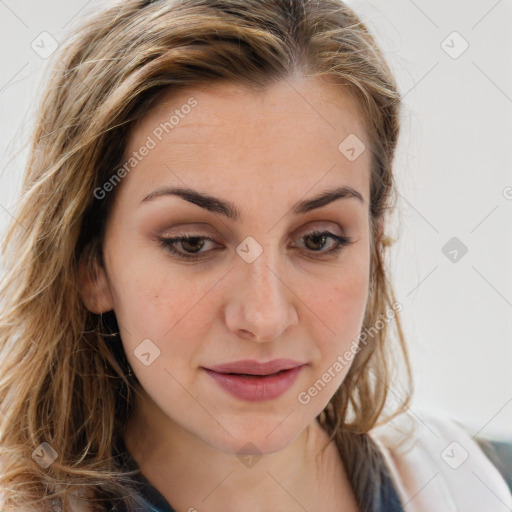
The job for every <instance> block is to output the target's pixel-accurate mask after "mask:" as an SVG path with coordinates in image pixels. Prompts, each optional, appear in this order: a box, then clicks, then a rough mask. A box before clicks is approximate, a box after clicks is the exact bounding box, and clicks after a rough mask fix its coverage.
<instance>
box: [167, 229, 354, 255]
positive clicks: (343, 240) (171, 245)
mask: <svg viewBox="0 0 512 512" xmlns="http://www.w3.org/2000/svg"><path fill="white" fill-rule="evenodd" d="M314 236H326V237H327V238H331V239H332V240H334V241H335V242H336V245H334V247H333V248H332V249H329V250H328V251H314V250H310V251H309V252H312V253H320V254H322V255H326V254H328V255H335V254H337V253H339V252H340V251H341V250H342V249H343V248H344V247H345V246H348V245H351V244H353V243H354V241H353V240H351V239H350V238H349V237H347V236H343V235H342V236H338V235H335V234H334V233H331V232H330V231H325V230H324V231H322V230H313V231H311V232H309V233H307V234H306V235H304V236H302V237H301V238H307V237H314ZM193 238H198V239H200V240H209V241H211V242H214V243H217V242H215V240H214V239H213V238H210V237H209V236H201V235H193V234H186V233H180V234H179V236H176V237H170V238H166V237H158V240H159V242H160V246H161V247H163V248H164V249H166V250H168V251H169V252H171V253H172V254H174V255H176V256H178V258H181V259H184V260H189V261H191V260H198V259H200V258H201V257H202V256H201V254H204V253H205V252H208V251H203V252H198V253H195V254H194V253H186V252H185V253H183V252H180V251H178V250H176V248H175V245H176V244H178V243H180V242H183V241H186V240H191V239H193Z"/></svg>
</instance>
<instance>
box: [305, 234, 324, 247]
mask: <svg viewBox="0 0 512 512" xmlns="http://www.w3.org/2000/svg"><path fill="white" fill-rule="evenodd" d="M307 238H308V239H309V240H317V241H318V240H320V247H316V248H315V247H313V249H321V246H323V245H324V243H325V238H326V237H325V235H309V236H308V237H307ZM314 244H315V242H314ZM306 245H308V244H307V242H306ZM310 249H311V247H310Z"/></svg>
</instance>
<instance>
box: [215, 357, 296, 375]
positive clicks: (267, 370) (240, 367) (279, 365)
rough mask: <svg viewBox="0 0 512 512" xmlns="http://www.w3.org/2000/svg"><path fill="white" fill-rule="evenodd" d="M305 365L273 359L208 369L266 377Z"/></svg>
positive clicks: (238, 362)
mask: <svg viewBox="0 0 512 512" xmlns="http://www.w3.org/2000/svg"><path fill="white" fill-rule="evenodd" d="M304 364H305V363H302V362H299V361H294V360H292V359H273V360H272V361H267V362H259V361H255V360H253V359H245V360H243V361H235V362H232V363H225V364H220V365H216V366H212V367H209V368H206V369H207V370H211V371H214V372H216V373H223V374H230V375H252V376H258V377H265V376H267V375H275V374H277V373H279V372H282V371H286V370H291V369H293V368H297V367H299V366H303V365H304Z"/></svg>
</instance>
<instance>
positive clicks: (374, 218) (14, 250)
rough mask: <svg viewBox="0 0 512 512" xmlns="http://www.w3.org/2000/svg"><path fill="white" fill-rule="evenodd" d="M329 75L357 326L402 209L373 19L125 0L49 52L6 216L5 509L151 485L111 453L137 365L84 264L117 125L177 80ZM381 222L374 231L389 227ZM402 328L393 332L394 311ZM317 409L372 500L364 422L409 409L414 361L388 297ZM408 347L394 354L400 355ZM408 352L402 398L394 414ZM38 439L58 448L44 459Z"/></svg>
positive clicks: (1, 390)
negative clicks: (397, 380) (353, 174)
mask: <svg viewBox="0 0 512 512" xmlns="http://www.w3.org/2000/svg"><path fill="white" fill-rule="evenodd" d="M291 76H308V77H315V76H323V77H325V78H326V79H329V80H331V81H333V82H335V83H338V84H339V86H340V90H341V89H343V90H345V91H349V92H350V93H351V94H353V96H354V97H355V98H356V99H357V101H358V105H359V106H360V110H361V114H362V116H364V120H365V126H366V129H367V135H368V139H369V141H370V146H369V147H368V149H369V150H370V151H371V155H372V162H371V197H370V211H369V215H370V223H371V272H372V279H371V288H370V294H369V300H368V304H367V308H366V313H365V317H364V323H363V329H369V328H371V327H372V326H374V325H375V323H376V322H377V321H378V319H379V318H382V317H383V315H386V311H388V310H389V309H391V308H393V304H395V303H396V300H395V296H394V292H393V288H392V285H391V282H390V279H389V270H388V269H387V268H386V264H385V263H386V262H385V257H386V254H387V252H386V251H387V249H388V247H389V245H390V244H391V243H392V240H390V239H389V238H387V237H386V236H384V235H382V234H381V233H380V232H379V231H378V226H377V223H378V221H379V220H381V219H382V218H383V217H384V216H385V215H386V214H387V213H388V212H390V211H391V210H392V209H393V208H394V199H395V195H394V191H395V185H394V179H393V172H392V163H393V158H394V153H395V148H396V144H397V140H398V136H399V127H400V122H399V117H400V108H401V97H400V93H399V91H398V88H397V85H396V83H395V81H394V79H393V76H392V74H391V72H390V70H389V68H388V66H387V64H386V62H385V59H384V56H383V55H382V53H381V51H380V50H379V48H378V46H377V45H376V43H375V40H374V38H373V37H372V35H371V34H370V32H369V31H368V29H367V27H366V26H365V25H364V24H363V23H362V22H361V20H360V19H359V18H358V17H357V15H356V14H355V13H354V12H353V11H352V10H351V9H350V8H349V7H348V6H347V5H345V4H344V3H343V2H342V1H341V0H159V1H154V2H147V1H142V0H123V1H121V2H118V3H115V4H110V5H109V6H108V7H107V8H105V9H103V10H102V11H100V12H97V13H95V14H93V15H91V16H90V17H89V18H88V19H87V20H86V21H85V22H83V24H82V25H81V26H80V27H79V29H78V30H75V31H74V32H73V33H72V34H71V36H70V37H69V38H67V40H66V43H65V44H64V45H62V46H61V48H60V49H59V51H58V53H57V54H56V55H55V56H54V59H53V64H52V68H51V72H50V79H49V80H48V81H47V83H46V84H45V86H44V92H43V95H42V98H41V103H40V105H39V110H38V118H37V120H36V124H35V130H34V132H33V134H32V139H31V145H30V151H29V156H28V162H27V165H26V170H25V174H24V177H23V182H22V191H21V197H20V198H19V201H18V205H17V210H16V212H15V217H16V220H13V221H12V222H11V224H10V225H9V226H8V230H7V233H6V236H5V239H4V241H3V245H2V257H3V266H4V274H3V276H2V280H1V283H0V297H1V299H2V309H1V312H0V361H1V363H0V412H1V414H0V489H1V491H0V509H3V510H5V511H8V510H11V509H12V510H14V509H16V510H18V509H20V508H24V507H25V508H30V509H31V510H41V511H43V510H45V511H46V510H55V508H56V506H57V505H58V507H62V510H65V511H67V510H73V508H72V506H71V503H72V499H73V498H79V497H81V496H82V497H84V496H87V497H88V498H90V499H91V501H90V507H91V508H90V510H98V511H100V510H110V509H111V508H112V507H113V506H117V507H118V508H117V510H136V509H137V506H142V505H143V501H142V499H141V498H140V497H139V495H138V494H137V492H136V490H135V488H134V487H133V486H132V485H131V481H132V479H131V475H130V474H127V473H126V472H123V470H122V467H121V466H120V464H119V460H118V458H117V457H116V454H117V447H118V443H119V439H120V436H121V434H122V432H123V429H124V427H125V425H126V422H127V419H128V418H129V416H130V414H131V411H132V407H133V398H134V383H135V380H134V377H133V376H129V375H127V364H126V358H125V356H124V353H123V351H122V346H121V344H120V340H119V337H118V336H116V335H115V333H116V321H115V315H113V313H112V312H111V313H110V316H107V318H105V317H102V316H100V315H95V314H93V313H91V312H89V311H87V309H86V308H85V306H84V304H83V302H82V300H81V298H80V290H79V285H78V279H77V271H78V264H79V262H80V261H86V262H87V265H88V268H89V269H90V272H94V268H95V264H102V241H103V227H104V225H105V219H106V217H107V215H108V213H109V209H110V206H111V204H112V201H113V198H114V197H115V190H114V191H112V192H111V193H109V194H107V196H106V197H105V198H104V199H101V200H100V199H98V198H96V197H95V195H94V190H95V189H97V187H101V186H102V185H103V184H104V183H105V182H106V181H108V179H109V178H110V177H111V176H112V175H113V174H114V172H115V170H116V169H118V168H119V166H120V165H121V164H122V161H121V158H122V154H123V151H124V147H125V141H126V138H127V135H128V133H129V130H130V129H131V127H132V126H133V124H134V122H136V121H137V120H138V119H140V118H141V117H142V116H143V115H144V114H145V113H146V112H148V110H149V109H150V107H151V106H153V105H154V104H156V103H157V102H158V100H159V98H160V97H161V96H162V95H163V94H165V93H167V92H168V91H169V90H178V89H181V88H186V87H188V86H191V85H197V84H204V85H206V84H208V83H210V82H213V81H222V80H223V81H227V82H235V83H238V84H242V85H245V86H246V87H249V88H251V89H253V90H259V91H264V90H265V88H266V87H268V86H270V85H271V84H273V83H276V82H278V81H280V80H283V79H287V78H288V77H291ZM381 235H382V236H381ZM392 326H394V327H395V334H396V336H391V329H390V327H392ZM360 348H361V349H360V350H359V351H358V352H357V354H356V355H355V357H354V360H353V363H352V366H351V368H350V371H349V373H348V374H347V376H346V378H345V380H344V382H343V384H342V385H341V386H340V388H339V389H338V390H337V392H336V393H335V395H334V396H333V398H332V400H331V401H330V402H329V404H328V406H327V407H326V409H325V410H324V411H323V412H322V414H321V415H320V416H319V418H318V421H320V423H321V424H322V425H323V427H324V428H325V429H326V430H327V432H328V433H329V434H330V435H331V437H332V438H333V439H335V440H336V443H337V445H338V447H339V449H340V453H341V454H342V459H343V462H344V464H345V466H346V470H347V473H348V475H349V479H350V481H351V484H352V487H353V489H354V491H355V494H356V497H357V499H358V501H359V504H360V507H361V509H362V510H365V511H366V510H367V511H369V510H374V508H375V507H376V498H375V495H374V493H373V489H375V486H376V485H378V477H379V468H380V464H381V463H382V461H381V459H380V458H379V454H378V452H377V450H376V449H375V447H374V446H373V444H372V443H371V442H370V440H369V436H368V435H367V433H368V432H369V431H370V430H371V429H372V428H373V427H375V426H376V425H377V424H379V422H380V423H383V422H384V421H387V420H389V419H390V418H392V417H394V416H395V415H397V414H399V413H400V412H402V411H404V410H405V409H406V408H407V406H408V404H409V401H410V398H411V394H412V378H411V370H410V365H409V361H408V355H407V349H406V344H405V339H404V335H403V332H402V328H401V324H400V317H399V314H398V312H396V313H395V314H394V318H393V319H392V322H389V323H388V322H384V326H383V327H382V328H380V329H378V331H377V332H376V333H375V334H374V336H372V338H371V340H369V341H368V342H367V343H364V344H361V346H360ZM399 359H400V361H399ZM399 368H405V369H406V373H407V379H408V381H407V385H406V390H408V392H407V394H406V396H405V397H404V398H403V403H402V404H401V405H400V406H398V407H397V408H395V409H393V411H391V412H390V413H389V414H385V413H386V403H387V398H388V387H389V385H390V384H391V383H392V382H393V379H394V376H395V371H396V370H397V369H399ZM43 442H46V443H48V444H49V445H50V446H51V447H52V448H53V450H55V452H56V453H57V458H56V459H55V460H54V461H53V462H52V464H51V465H50V466H49V467H47V468H43V467H41V465H39V464H38V463H37V462H36V461H35V460H34V458H33V457H32V454H33V452H34V450H35V449H36V448H37V447H38V446H39V445H40V444H41V443H43Z"/></svg>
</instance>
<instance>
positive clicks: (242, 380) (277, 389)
mask: <svg viewBox="0 0 512 512" xmlns="http://www.w3.org/2000/svg"><path fill="white" fill-rule="evenodd" d="M302 368H304V365H303V366H297V367H295V368H291V369H290V370H285V371H282V372H280V373H277V374H273V375H267V376H265V377H262V376H253V377H249V376H247V375H234V374H229V373H218V372H214V371H213V370H208V369H206V368H205V370H206V372H207V373H208V374H209V375H211V376H212V377H213V378H214V379H215V380H216V381H217V383H218V384H219V385H220V386H221V387H222V388H223V389H224V390H226V391H227V392H228V393H230V394H231V395H233V396H235V397H237V398H240V399H241V400H247V401H249V402H262V401H263V400H272V399H274V398H277V397H279V396H281V395H282V394H283V393H285V392H286V391H288V390H289V389H290V388H291V387H292V385H293V383H294V382H295V380H296V379H297V376H298V374H299V372H300V371H301V370H302Z"/></svg>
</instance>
